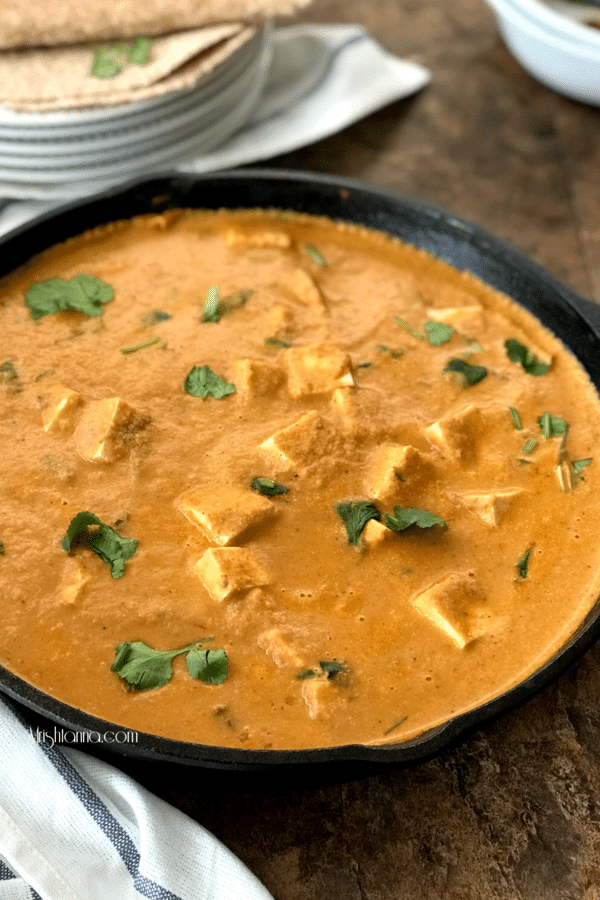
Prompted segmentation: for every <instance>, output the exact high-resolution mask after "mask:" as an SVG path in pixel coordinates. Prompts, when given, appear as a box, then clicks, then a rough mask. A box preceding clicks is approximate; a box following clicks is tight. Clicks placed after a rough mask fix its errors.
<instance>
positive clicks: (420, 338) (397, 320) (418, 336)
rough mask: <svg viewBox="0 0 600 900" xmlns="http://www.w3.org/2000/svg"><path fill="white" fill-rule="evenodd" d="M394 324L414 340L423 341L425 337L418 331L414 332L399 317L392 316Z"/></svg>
mask: <svg viewBox="0 0 600 900" xmlns="http://www.w3.org/2000/svg"><path fill="white" fill-rule="evenodd" d="M394 322H395V323H396V325H399V326H400V328H404V330H405V331H408V333H409V334H410V335H411V337H414V338H416V339H417V340H418V341H424V340H425V335H424V334H421V332H420V331H416V330H415V329H414V328H413V327H412V326H411V325H409V324H408V322H405V321H404V319H401V318H400V316H394Z"/></svg>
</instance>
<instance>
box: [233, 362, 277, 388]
mask: <svg viewBox="0 0 600 900" xmlns="http://www.w3.org/2000/svg"><path fill="white" fill-rule="evenodd" d="M284 380H285V372H284V371H283V369H282V368H281V367H280V366H278V365H276V364H275V363H271V362H266V361H265V360H262V359H238V360H236V363H235V384H236V388H237V390H238V391H239V392H240V393H241V394H245V395H246V396H247V397H268V396H271V395H272V394H274V393H275V391H276V390H277V389H278V388H279V387H280V386H281V385H282V384H283V382H284Z"/></svg>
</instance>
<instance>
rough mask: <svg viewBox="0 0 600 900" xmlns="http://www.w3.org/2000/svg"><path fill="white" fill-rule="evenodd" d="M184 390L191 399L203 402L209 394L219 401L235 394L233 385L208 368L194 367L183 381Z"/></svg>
mask: <svg viewBox="0 0 600 900" xmlns="http://www.w3.org/2000/svg"><path fill="white" fill-rule="evenodd" d="M183 387H184V390H185V392H186V393H187V394H190V395H191V396H192V397H201V398H202V399H203V400H205V399H206V398H207V397H208V395H209V394H210V395H211V396H212V397H214V398H215V400H221V399H222V398H223V397H226V396H227V395H228V394H235V385H233V384H230V383H229V382H228V381H225V379H224V378H221V376H220V375H217V374H216V373H215V372H213V371H212V369H210V367H209V366H194V367H193V369H191V370H190V372H189V373H188V376H187V378H186V379H185V384H184V386H183Z"/></svg>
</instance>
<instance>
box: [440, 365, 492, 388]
mask: <svg viewBox="0 0 600 900" xmlns="http://www.w3.org/2000/svg"><path fill="white" fill-rule="evenodd" d="M444 372H456V373H457V374H458V375H460V376H461V378H462V379H463V382H464V384H465V387H468V386H471V385H474V384H478V383H479V382H480V381H483V379H484V378H485V376H486V375H487V373H488V370H487V369H486V368H485V366H473V365H471V363H468V362H465V360H464V359H451V360H450V362H448V363H447V364H446V366H445V367H444Z"/></svg>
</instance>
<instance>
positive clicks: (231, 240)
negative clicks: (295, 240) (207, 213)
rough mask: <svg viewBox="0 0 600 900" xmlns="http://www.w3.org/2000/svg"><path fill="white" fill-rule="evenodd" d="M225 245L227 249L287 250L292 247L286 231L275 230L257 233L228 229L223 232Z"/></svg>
mask: <svg viewBox="0 0 600 900" xmlns="http://www.w3.org/2000/svg"><path fill="white" fill-rule="evenodd" d="M225 243H226V244H227V246H228V247H242V248H243V247H259V248H260V247H273V248H279V249H280V250H288V249H289V248H290V247H291V246H292V239H291V237H290V236H289V234H288V233H287V232H286V231H280V230H279V229H275V228H273V229H260V230H258V231H257V230H252V231H250V230H248V231H243V230H242V229H240V228H228V229H227V231H226V232H225Z"/></svg>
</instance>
